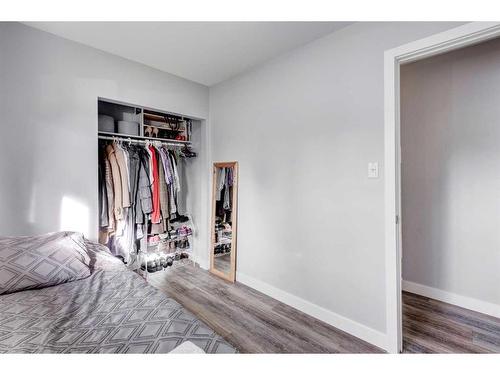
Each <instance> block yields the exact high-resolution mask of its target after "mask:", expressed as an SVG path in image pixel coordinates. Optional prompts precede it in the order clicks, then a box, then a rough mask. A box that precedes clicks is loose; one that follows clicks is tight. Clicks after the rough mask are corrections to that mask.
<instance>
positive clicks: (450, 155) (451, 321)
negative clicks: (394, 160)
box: [400, 38, 500, 353]
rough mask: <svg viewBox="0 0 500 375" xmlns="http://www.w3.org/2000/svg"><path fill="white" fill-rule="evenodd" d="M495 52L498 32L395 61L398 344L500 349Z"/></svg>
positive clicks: (499, 81)
mask: <svg viewBox="0 0 500 375" xmlns="http://www.w3.org/2000/svg"><path fill="white" fill-rule="evenodd" d="M498 61H500V39H498V38H497V39H492V40H489V41H487V42H483V43H480V44H476V45H474V46H468V47H464V48H460V49H457V50H455V51H451V52H447V53H445V54H440V55H437V56H432V57H429V58H426V59H424V60H419V61H416V62H412V63H409V64H404V65H402V66H401V69H400V108H401V116H400V117H401V137H400V140H401V233H402V237H401V245H402V247H401V250H402V289H403V294H402V302H403V315H402V316H403V351H404V352H424V353H485V352H486V353H488V352H491V351H493V352H500V345H498V344H495V343H496V342H497V341H498V342H499V343H500V325H499V324H498V323H500V320H499V321H496V320H495V319H491V318H492V317H491V316H488V315H493V317H494V316H495V315H498V310H500V288H499V287H498V286H499V285H500V273H499V270H500V257H499V249H500V236H498V228H499V226H500V126H499V124H500V106H499V105H498V103H500V90H499V89H498V88H499V87H500V65H499V64H498ZM471 310H472V311H471ZM495 310H497V311H495ZM474 312H476V313H478V312H479V313H484V314H485V315H484V316H483V315H482V314H476V313H474ZM499 317H500V315H499ZM485 327H489V329H487V330H486V331H485Z"/></svg>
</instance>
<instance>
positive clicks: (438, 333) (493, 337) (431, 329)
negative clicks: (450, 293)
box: [403, 292, 500, 353]
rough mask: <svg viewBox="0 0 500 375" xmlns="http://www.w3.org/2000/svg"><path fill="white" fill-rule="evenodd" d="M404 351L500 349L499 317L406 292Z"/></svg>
mask: <svg viewBox="0 0 500 375" xmlns="http://www.w3.org/2000/svg"><path fill="white" fill-rule="evenodd" d="M403 350H404V352H405V353H500V319H497V318H494V317H492V316H488V315H484V314H480V313H477V312H475V311H471V310H467V309H464V308H461V307H458V306H454V305H450V304H448V303H444V302H440V301H436V300H434V299H431V298H427V297H422V296H419V295H416V294H412V293H407V292H403Z"/></svg>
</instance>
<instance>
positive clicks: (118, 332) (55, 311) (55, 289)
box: [0, 237, 236, 353]
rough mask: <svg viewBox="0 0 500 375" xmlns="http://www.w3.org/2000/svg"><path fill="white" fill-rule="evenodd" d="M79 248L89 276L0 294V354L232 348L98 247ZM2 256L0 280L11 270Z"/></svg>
mask: <svg viewBox="0 0 500 375" xmlns="http://www.w3.org/2000/svg"><path fill="white" fill-rule="evenodd" d="M4 238H5V237H4ZM7 243H8V242H7ZM3 244H4V249H5V248H6V247H5V244H6V242H5V241H4V243H3ZM0 245H1V243H0ZM84 246H85V253H86V254H88V255H89V259H90V276H88V277H84V278H82V279H79V280H75V281H69V282H63V283H60V284H58V285H54V286H46V287H41V288H37V289H28V290H23V291H17V292H12V293H9V292H7V293H5V294H2V295H0V353H169V352H171V351H173V350H174V352H176V353H185V352H189V349H187V350H186V349H184V350H183V348H189V346H191V347H194V346H193V344H194V345H195V346H196V347H197V348H200V349H202V350H203V352H205V353H235V352H236V349H235V348H234V347H233V346H231V345H230V344H229V343H227V342H226V341H225V340H224V339H223V338H222V337H220V336H219V335H217V334H216V333H215V332H214V331H213V330H212V329H210V328H209V327H208V326H207V325H205V324H204V323H203V322H201V321H200V320H198V319H197V318H196V317H195V316H194V315H193V314H191V313H190V312H189V311H187V310H186V309H184V308H183V307H182V306H181V305H180V304H179V303H177V302H176V301H174V300H173V299H171V298H168V297H167V296H166V295H165V294H163V292H161V291H159V290H157V289H155V288H154V287H152V286H151V285H149V284H148V283H147V282H145V280H143V278H142V277H141V276H139V275H137V274H136V273H134V272H132V271H130V270H128V269H127V268H126V267H125V266H124V265H123V263H122V262H121V261H120V260H118V259H117V258H115V257H113V256H112V255H111V254H110V253H109V251H107V249H106V248H105V247H103V246H102V245H99V244H96V243H93V242H90V241H87V240H85V241H84ZM9 254H10V253H8V252H4V253H3V257H4V264H3V265H2V264H1V263H0V286H1V285H2V282H3V283H4V284H6V283H7V281H6V280H7V276H6V275H7V273H6V272H9V271H8V270H9V269H10V270H12V267H11V265H10V264H8V263H5V262H6V261H5V259H6V258H7V257H8V256H12V254H10V255H9ZM1 257H2V252H1V251H0V258H1ZM0 261H1V259H0ZM25 261H26V262H27V260H25ZM18 262H20V260H18ZM29 267H32V266H31V265H30V266H29ZM29 267H27V268H29ZM192 352H197V351H192Z"/></svg>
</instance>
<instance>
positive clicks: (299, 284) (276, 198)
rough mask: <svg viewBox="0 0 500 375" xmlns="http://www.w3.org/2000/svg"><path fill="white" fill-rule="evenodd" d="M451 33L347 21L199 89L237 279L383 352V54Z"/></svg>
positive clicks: (433, 26) (438, 27)
mask: <svg viewBox="0 0 500 375" xmlns="http://www.w3.org/2000/svg"><path fill="white" fill-rule="evenodd" d="M454 26H458V24H452V23H358V24H354V25H352V26H349V27H347V28H344V29H342V30H340V31H338V32H336V33H333V34H331V35H329V36H327V37H325V38H322V39H320V40H317V41H315V42H312V43H310V44H308V45H306V46H305V47H302V48H300V49H297V50H295V51H293V52H291V53H289V54H287V55H285V56H282V57H280V58H278V59H275V60H273V61H271V62H269V63H267V64H265V65H263V66H261V67H259V68H257V69H255V70H253V71H251V72H249V73H247V74H245V75H243V76H240V77H237V78H235V79H232V80H230V81H227V82H225V83H222V84H219V85H217V86H215V87H213V88H211V89H210V121H211V126H212V129H213V133H212V147H213V150H212V152H213V159H214V161H223V160H238V161H239V162H240V185H239V188H240V191H239V225H238V228H239V233H238V258H237V259H238V262H237V267H238V279H239V280H240V281H243V282H246V283H249V284H251V285H253V286H255V287H257V288H258V289H261V290H264V291H266V292H268V293H271V294H273V295H274V296H275V297H277V298H280V299H282V300H285V301H287V302H289V303H291V304H293V305H295V306H297V307H299V308H301V309H302V310H305V311H307V312H309V313H311V314H313V315H315V316H317V317H319V318H321V319H324V320H326V321H329V322H331V323H333V324H335V325H337V326H338V327H340V328H342V329H345V330H348V331H350V332H352V333H355V334H357V335H358V336H360V337H362V338H364V339H367V340H370V341H372V342H374V343H376V344H379V345H384V344H385V342H384V340H385V329H386V327H385V323H386V312H385V305H386V295H385V274H384V273H385V252H384V227H383V226H384V184H383V176H381V178H380V179H375V180H369V179H367V164H368V162H370V161H378V162H379V163H380V167H381V170H383V165H382V164H381V162H382V160H383V152H384V144H383V135H384V124H383V107H384V103H383V91H384V89H383V52H384V50H387V49H390V48H393V47H396V46H398V45H401V44H404V43H407V42H410V41H413V40H416V39H419V38H422V37H425V36H428V35H431V34H434V33H437V32H440V31H443V30H445V29H449V28H452V27H454Z"/></svg>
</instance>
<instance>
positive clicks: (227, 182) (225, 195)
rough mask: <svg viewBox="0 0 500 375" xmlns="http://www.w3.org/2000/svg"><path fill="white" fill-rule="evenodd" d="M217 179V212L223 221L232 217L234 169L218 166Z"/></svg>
mask: <svg viewBox="0 0 500 375" xmlns="http://www.w3.org/2000/svg"><path fill="white" fill-rule="evenodd" d="M216 173H217V174H216V180H215V200H216V214H217V216H218V217H219V218H221V220H222V221H228V222H229V221H230V220H231V219H230V218H231V196H232V188H233V169H232V168H217V171H216Z"/></svg>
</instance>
